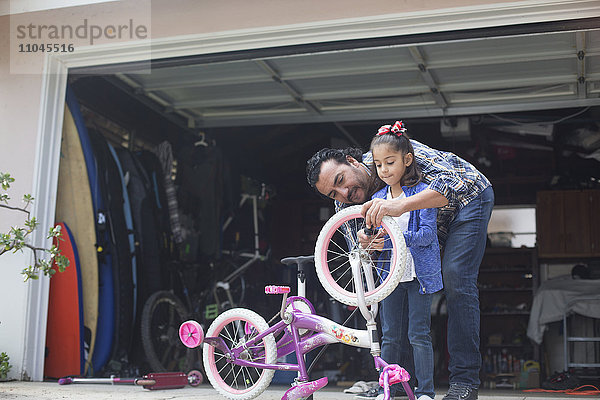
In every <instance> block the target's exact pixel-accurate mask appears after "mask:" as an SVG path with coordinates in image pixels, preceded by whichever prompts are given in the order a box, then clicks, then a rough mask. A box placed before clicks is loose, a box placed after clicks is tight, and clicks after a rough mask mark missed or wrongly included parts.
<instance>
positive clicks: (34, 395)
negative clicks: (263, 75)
mask: <svg viewBox="0 0 600 400" xmlns="http://www.w3.org/2000/svg"><path fill="white" fill-rule="evenodd" d="M286 389H287V387H286V386H275V385H272V386H271V387H269V389H267V391H265V392H264V393H263V394H262V395H260V396H259V397H258V399H260V400H279V399H281V396H282V395H283V393H284V392H285V390H286ZM445 392H446V390H445V389H442V388H440V389H439V390H438V395H437V396H436V397H435V398H436V400H441V399H442V397H443V396H444V394H445ZM125 398H126V399H211V400H212V399H224V397H222V396H219V395H218V394H217V392H216V391H215V390H214V389H213V388H212V386H209V385H206V384H203V385H200V386H199V387H196V388H192V387H186V388H183V389H172V390H155V391H151V390H146V389H143V388H141V387H135V386H132V385H115V386H111V385H99V384H74V385H69V386H59V385H58V384H57V383H53V382H22V381H14V382H0V399H32V400H33V399H36V400H45V399H52V400H55V399H75V400H76V399H85V400H97V399H125ZM314 398H315V400H354V399H355V397H354V395H350V394H344V393H343V392H342V388H340V387H335V386H332V387H326V388H324V389H321V390H320V391H318V392H317V393H316V394H315V396H314ZM574 398H575V399H576V398H588V399H591V398H594V396H573V395H566V394H564V393H557V394H554V393H524V392H521V391H513V390H493V391H492V390H482V391H480V392H479V399H480V400H491V399H501V400H527V399H553V400H554V399H574ZM596 398H597V397H596Z"/></svg>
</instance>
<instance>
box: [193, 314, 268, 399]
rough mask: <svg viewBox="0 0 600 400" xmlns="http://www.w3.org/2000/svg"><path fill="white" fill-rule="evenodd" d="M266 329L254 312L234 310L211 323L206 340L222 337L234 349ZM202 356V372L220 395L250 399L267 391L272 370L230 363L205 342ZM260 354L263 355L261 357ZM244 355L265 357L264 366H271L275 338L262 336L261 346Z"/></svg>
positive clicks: (265, 323) (218, 351)
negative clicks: (266, 364)
mask: <svg viewBox="0 0 600 400" xmlns="http://www.w3.org/2000/svg"><path fill="white" fill-rule="evenodd" d="M242 324H243V326H244V327H243V328H241V326H242ZM248 327H249V328H248ZM268 328H269V325H268V324H267V322H266V321H265V319H264V318H263V317H261V316H260V315H258V314H257V313H255V312H254V311H251V310H248V309H245V308H233V309H231V310H227V311H225V312H224V313H222V314H221V315H219V316H218V317H217V318H216V319H215V320H214V321H213V323H212V324H211V325H210V327H209V328H208V331H207V332H206V337H221V338H222V339H223V340H224V341H225V343H226V344H227V346H228V347H229V348H230V349H233V348H234V347H236V346H237V345H239V344H242V345H243V343H245V342H246V341H247V339H248V337H249V336H250V337H252V336H254V335H256V334H257V333H261V332H264V331H266V330H267V329H268ZM249 330H250V332H248V331H249ZM202 353H203V364H204V372H205V373H206V376H207V377H208V380H209V381H210V383H211V384H212V386H213V387H214V388H215V389H216V390H217V391H218V392H219V393H220V394H222V395H223V396H225V397H227V398H228V399H231V400H249V399H253V398H255V397H256V396H258V395H260V394H261V393H262V392H264V391H265V390H266V389H267V387H268V386H269V384H270V383H271V380H272V379H273V374H274V373H275V371H274V370H272V369H259V368H249V367H243V366H239V365H235V364H233V363H229V362H227V359H226V358H225V355H224V354H223V353H222V352H221V351H220V350H218V349H216V348H215V347H213V346H211V345H209V344H207V343H204V347H203V351H202ZM262 354H264V356H261V355H262ZM245 355H246V356H247V357H252V356H253V355H259V356H260V358H261V361H263V360H262V358H263V357H264V362H265V363H268V364H272V363H274V362H275V360H276V359H277V348H276V345H275V338H274V337H273V335H267V336H265V337H264V339H263V340H262V346H260V347H254V348H251V349H248V350H247V351H246V352H245ZM254 359H255V358H254Z"/></svg>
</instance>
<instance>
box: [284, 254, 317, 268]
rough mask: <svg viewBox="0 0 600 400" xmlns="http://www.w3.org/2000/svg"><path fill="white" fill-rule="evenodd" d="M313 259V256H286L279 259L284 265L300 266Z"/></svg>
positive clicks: (311, 261)
mask: <svg viewBox="0 0 600 400" xmlns="http://www.w3.org/2000/svg"><path fill="white" fill-rule="evenodd" d="M314 261H315V256H314V255H310V256H297V257H286V258H282V259H281V263H282V264H284V265H288V266H289V265H295V264H298V267H302V266H303V265H304V264H308V263H313V262H314Z"/></svg>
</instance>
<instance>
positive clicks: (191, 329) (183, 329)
mask: <svg viewBox="0 0 600 400" xmlns="http://www.w3.org/2000/svg"><path fill="white" fill-rule="evenodd" d="M179 340H181V342H182V343H183V344H184V345H185V346H186V347H189V348H190V349H193V348H195V347H198V346H200V344H202V341H203V340H204V330H203V329H202V326H201V325H200V324H199V323H197V322H196V321H193V320H189V321H185V322H184V323H182V324H181V326H180V327H179Z"/></svg>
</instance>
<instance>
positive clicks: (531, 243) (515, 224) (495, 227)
mask: <svg viewBox="0 0 600 400" xmlns="http://www.w3.org/2000/svg"><path fill="white" fill-rule="evenodd" d="M493 232H512V233H514V234H515V236H514V237H513V238H512V245H511V247H521V246H525V247H535V240H536V235H535V232H536V225H535V206H523V207H494V210H493V211H492V217H491V218H490V223H489V225H488V234H489V233H493Z"/></svg>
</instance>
